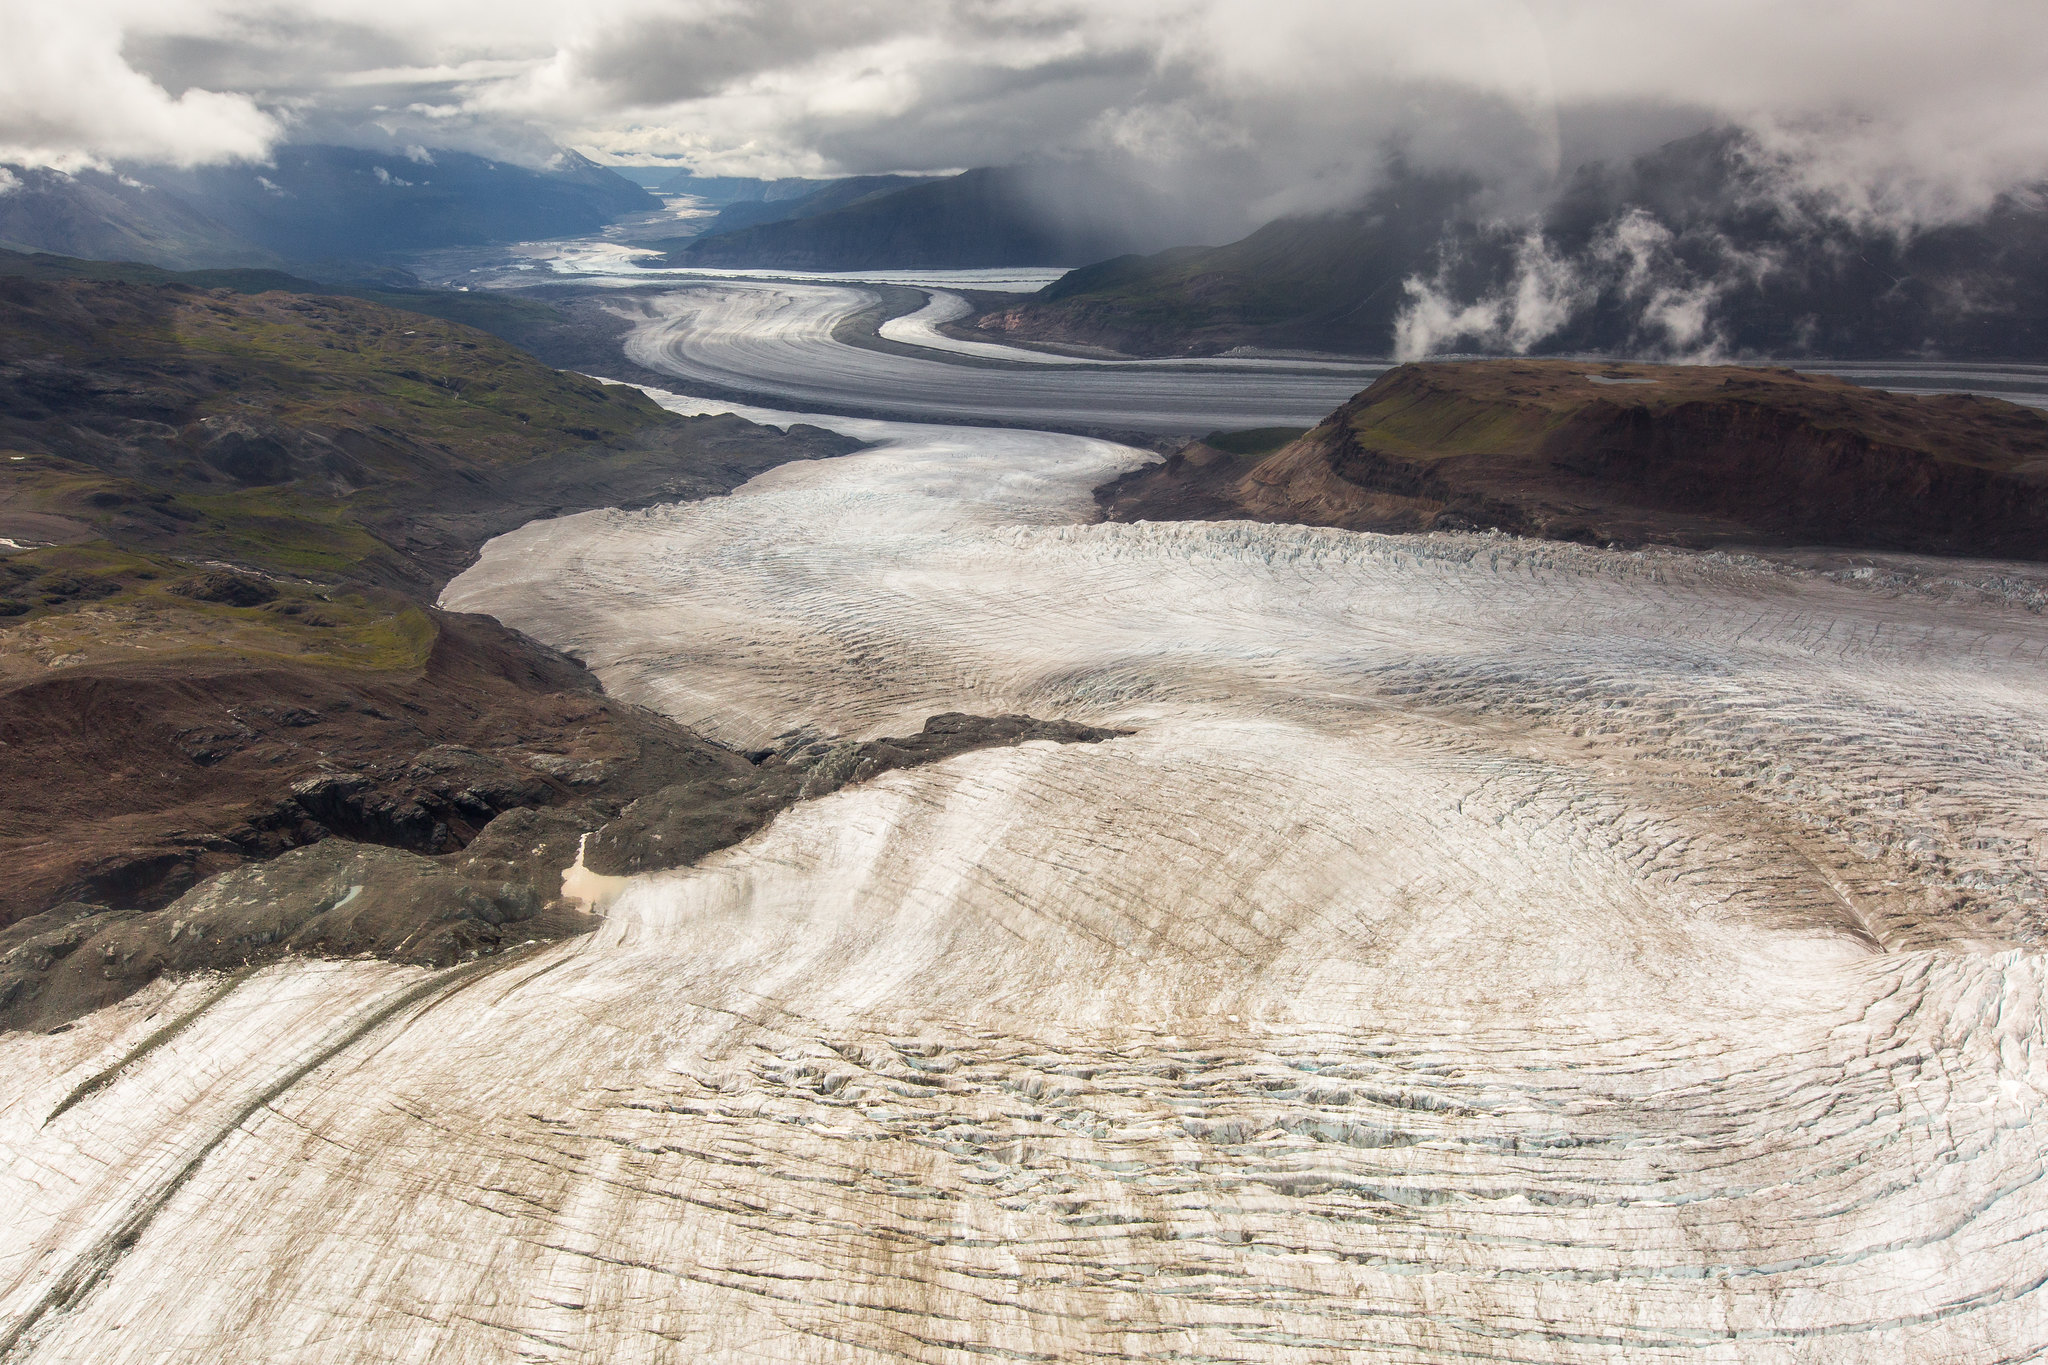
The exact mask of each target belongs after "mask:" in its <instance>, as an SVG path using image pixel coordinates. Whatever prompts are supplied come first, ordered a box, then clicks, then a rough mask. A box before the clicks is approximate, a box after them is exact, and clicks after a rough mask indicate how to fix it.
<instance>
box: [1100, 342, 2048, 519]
mask: <svg viewBox="0 0 2048 1365" xmlns="http://www.w3.org/2000/svg"><path fill="white" fill-rule="evenodd" d="M1219 454H1221V452H1216V451H1215V450H1214V449H1213V447H1206V446H1205V447H1201V448H1199V449H1192V448H1191V449H1190V450H1189V451H1187V452H1183V453H1182V455H1181V456H1179V457H1177V458H1176V459H1174V460H1169V461H1168V462H1166V463H1165V464H1162V465H1158V466H1154V467H1151V468H1148V469H1144V470H1139V471H1136V472H1134V473H1133V474H1130V475H1126V476H1124V477H1123V478H1122V479H1121V480H1119V481H1117V482H1115V483H1112V484H1109V485H1105V486H1104V488H1103V489H1102V490H1101V491H1100V493H1099V500H1100V501H1101V502H1102V504H1103V506H1104V508H1105V512H1106V514H1107V515H1108V516H1109V518H1110V519H1111V520H1117V521H1133V520H1148V519H1149V520H1173V519H1185V518H1188V517H1195V516H1207V517H1219V516H1220V517H1229V516H1233V515H1234V516H1241V517H1248V518H1250V519H1253V520H1260V521H1290V522H1299V523H1303V524H1307V525H1319V526H1342V527H1346V528H1349V529H1353V530H1380V531H1415V530H1474V529H1495V530H1502V531H1509V532H1514V533H1517V534H1525V535H1538V536H1543V537H1546V538H1550V539H1558V540H1578V541H1584V542H1587V543H1593V544H1608V543H1620V544H1643V543H1663V544H1675V545H1691V546H1708V545H1717V544H1760V545H1767V544H1776V545H1830V546H1842V547H1853V548H1860V549H1882V550H1905V551H1917V552H1925V553H1940V554H1956V555H1978V556H1991V557H2001V558H2015V559H2041V558H2044V557H2048V417H2044V416H2043V415H2042V414H2040V413H2038V412H2035V411H2033V410H2031V409H2027V408H2021V407H2018V406H2016V405H2014V404H2010V403H2005V402H2002V401H2000V400H1997V399H1989V398H1977V397H1971V396H1967V395H1941V396H1937V397H1902V396H1899V395H1895V394H1887V393H1880V392H1875V391H1872V390H1867V389H1862V388H1858V387H1856V386H1854V385H1851V384H1848V383H1846V382H1844V381H1840V380H1834V379H1828V378H1824V377H1818V376H1812V375H1804V374H1797V373H1794V372H1791V371H1786V370H1755V369H1743V368H1735V367H1691V366H1642V365H1599V364H1588V363H1586V362H1571V361H1526V360H1517V361H1474V362H1461V363H1447V364H1431V365H1407V366H1402V367H1400V368H1399V369H1397V370H1392V371H1389V372H1388V373H1387V375H1386V376H1384V377H1383V378H1381V379H1380V380H1379V381H1378V382H1377V383H1375V384H1374V385H1373V386H1372V387H1371V388H1369V389H1367V390H1365V391H1364V392H1363V393H1361V394H1359V395H1358V397H1357V398H1355V399H1353V400H1352V401H1351V402H1350V403H1348V404H1346V405H1345V406H1344V407H1343V408H1340V409H1339V410H1338V411H1337V412H1335V413H1333V414H1332V415H1331V416H1330V418H1329V419H1328V420H1326V421H1325V422H1324V423H1323V424H1322V425H1320V426H1318V427H1317V428H1316V429H1315V430H1313V431H1311V432H1309V433H1308V434H1306V435H1305V436H1303V437H1301V438H1300V439H1299V440H1297V441H1295V442H1292V443H1291V444H1289V445H1288V446H1286V447H1285V448H1283V449H1281V450H1278V451H1276V452H1274V453H1272V454H1270V455H1267V456H1264V457H1262V458H1259V459H1257V460H1246V459H1243V458H1242V457H1240V458H1237V459H1235V460H1232V459H1229V458H1218V455H1219Z"/></svg>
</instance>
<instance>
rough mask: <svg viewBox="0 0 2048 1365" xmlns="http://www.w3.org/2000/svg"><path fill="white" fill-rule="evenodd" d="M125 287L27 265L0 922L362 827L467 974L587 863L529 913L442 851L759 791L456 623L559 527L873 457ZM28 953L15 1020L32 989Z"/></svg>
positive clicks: (509, 359)
mask: <svg viewBox="0 0 2048 1365" xmlns="http://www.w3.org/2000/svg"><path fill="white" fill-rule="evenodd" d="M37 259H38V258H30V262H29V264H30V265H34V264H35V261H36V260H37ZM119 269H121V268H119V267H111V266H95V265H92V264H90V263H88V264H86V265H84V266H82V267H81V274H82V275H84V276H86V277H84V278H52V277H51V276H52V275H54V274H55V272H56V270H57V267H56V266H55V265H54V264H52V263H49V262H48V261H47V259H46V258H45V259H44V262H43V265H42V267H41V268H40V270H39V271H38V272H36V273H40V274H42V275H43V276H44V278H35V277H34V275H33V274H32V273H29V272H27V271H24V273H20V274H13V275H7V276H5V277H0V849H4V850H5V851H6V856H7V858H8V861H9V867H10V875H9V878H8V881H7V884H6V885H5V887H0V930H4V929H5V927H6V925H7V924H8V923H9V922H10V921H13V920H15V919H17V918H20V917H21V916H24V915H29V916H36V915H39V914H40V912H42V911H44V910H46V909H48V908H49V907H52V906H57V905H60V904H61V903H64V902H70V901H78V902H85V903H89V907H97V908H96V909H94V910H93V914H94V915H98V914H100V912H101V911H106V912H107V913H109V914H111V915H112V916H113V918H111V919H96V920H94V923H95V924H96V925H98V926H99V928H104V927H106V926H107V925H110V924H113V923H115V922H117V921H119V919H120V915H121V914H123V913H127V912H131V911H134V910H137V909H144V910H146V909H148V908H149V907H151V906H155V905H160V904H162V903H163V902H164V901H166V900H168V899H170V898H172V897H174V896H176V895H177V894H179V893H180V892H182V891H183V890H185V889H186V888H187V887H189V886H190V885H192V884H193V882H194V881H195V880H196V879H200V878H203V877H205V876H208V875H210V874H212V873H213V872H217V871H220V870H222V869H224V868H227V867H230V866H233V865H234V864H236V863H238V862H241V861H245V860H250V859H267V858H270V857H273V856H275V855H277V854H279V853H281V852H283V851H285V850H287V849H290V848H293V847H296V846H299V845H303V844H306V843H308V842H312V841H315V840H320V839H325V838H328V837H329V836H339V837H344V838H347V839H351V840H355V841H358V842H361V843H368V844H379V845H385V846H387V847H388V848H389V849H390V850H392V851H393V852H392V856H393V857H396V856H397V853H398V851H404V853H405V855H406V857H412V858H416V859H417V860H418V861H416V862H414V863H407V864H405V866H407V867H410V868H412V869H413V871H414V872H416V873H418V874H419V876H423V877H426V878H427V881H426V882H424V883H418V884H417V885H416V886H415V887H414V889H415V890H417V891H420V892H421V894H422V896H423V897H424V899H420V900H418V902H417V904H418V907H419V909H420V911H421V912H422V913H431V912H429V910H428V907H429V906H431V905H432V904H437V903H438V904H440V905H441V906H442V907H443V909H445V910H447V911H448V912H449V918H448V919H447V920H446V922H445V923H443V924H442V925H441V926H440V927H438V928H436V927H433V926H423V925H421V924H420V923H418V922H414V923H412V924H411V925H410V926H409V929H411V930H420V931H421V932H423V933H425V934H426V937H427V938H428V939H435V940H437V941H438V942H439V945H440V946H438V947H435V948H432V949H430V950H429V952H430V955H431V954H434V953H441V952H444V951H447V952H454V953H456V954H458V955H459V954H460V953H462V952H467V951H471V950H473V949H475V948H477V947H479V946H480V945H483V944H486V943H488V942H495V941H497V940H498V939H499V938H501V937H502V935H501V934H500V931H499V928H498V925H499V924H501V923H503V922H505V921H506V916H507V914H509V916H510V919H511V920H513V921H520V937H521V938H528V937H533V936H534V933H533V932H531V931H532V930H533V929H535V928H537V927H538V924H537V922H536V921H534V916H536V915H538V914H539V913H540V911H541V910H542V909H543V907H544V906H545V905H546V904H547V903H548V902H549V901H550V900H552V898H553V897H554V896H555V894H556V890H555V889H553V888H554V887H555V885H556V884H557V883H556V880H555V879H557V878H558V874H559V871H560V867H559V866H549V867H546V868H543V869H541V873H542V875H539V876H538V878H537V881H536V883H535V884H536V885H537V886H538V887H539V890H538V891H537V892H531V893H529V892H525V891H522V892H519V893H518V894H517V896H516V897H515V900H516V902H517V904H516V905H508V904H503V903H501V900H502V897H501V894H500V893H501V892H502V891H503V886H502V883H503V882H504V881H505V880H506V877H507V875H508V874H506V873H505V872H503V871H500V872H497V873H495V874H492V875H491V876H488V877H485V879H484V882H481V883H476V884H474V885H470V886H469V890H464V889H463V888H464V886H465V885H466V884H468V883H466V882H465V880H464V879H465V877H467V875H468V874H467V873H466V872H464V873H462V875H457V873H458V872H461V871H462V870H461V868H457V867H455V866H454V865H453V864H443V863H437V862H434V861H433V860H434V859H437V858H442V859H456V860H458V861H459V860H460V859H461V858H462V857H464V856H466V853H467V846H468V845H470V844H471V842H472V838H473V836H474V835H475V834H476V833H477V832H478V831H479V830H480V829H481V828H482V827H483V825H484V824H486V823H488V822H490V821H492V820H493V819H494V818H495V817H497V816H498V815H500V814H501V813H503V812H506V811H512V810H523V809H526V808H553V807H557V806H571V805H576V804H578V803H584V804H586V805H587V804H588V803H591V802H596V803H598V804H599V805H600V806H603V805H605V804H606V803H609V810H607V811H599V812H592V811H589V810H581V811H579V812H578V813H577V814H576V815H575V816H574V818H573V819H572V820H569V821H568V822H567V823H568V824H569V825H570V827H571V831H572V832H571V834H570V835H569V836H568V837H569V842H570V845H571V851H570V853H569V854H568V855H566V856H567V857H571V858H573V844H574V831H575V830H580V829H593V828H596V826H597V824H598V823H602V821H603V820H604V819H606V818H609V815H610V814H615V813H616V811H617V808H618V807H619V806H621V805H623V804H624V803H626V802H629V801H631V800H633V799H636V798H638V797H640V796H642V795H647V794H651V793H653V792H655V791H657V790H660V789H662V788H663V787H664V786H665V785H667V784H669V783H673V782H676V781H680V780H684V779H685V778H686V777H688V775H689V774H690V773H692V772H698V773H711V774H714V775H715V774H721V773H722V774H726V775H728V776H730V775H732V774H740V775H742V776H744V775H746V774H748V773H751V772H752V771H754V769H753V767H752V766H751V765H749V764H748V763H747V762H746V761H745V760H744V759H742V758H740V757H739V756H737V755H734V754H731V753H729V752H728V751H724V750H720V749H718V748H717V746H714V745H710V744H708V743H707V742H705V741H703V740H701V739H699V738H697V737H696V736H694V735H692V734H690V732H688V731H685V730H683V729H682V728H681V727H678V726H674V725H671V724H669V723H668V722H666V721H662V720H660V719H659V718H657V717H653V716H651V715H649V714H647V713H644V712H640V711H638V710H636V709H635V708H632V707H624V706H620V705H618V704H616V703H614V702H611V701H609V700H608V699H606V698H605V697H603V695H602V694H601V692H600V691H599V690H598V689H597V688H596V686H595V685H594V684H593V683H592V682H591V680H590V678H589V677H588V675H587V674H584V673H583V672H582V671H581V669H580V668H579V667H578V666H577V665H576V664H574V663H573V662H572V661H570V660H568V659H565V658H563V657H561V656H559V655H556V654H553V653H551V652H550V651H547V650H544V649H541V648H540V647H538V646H536V645H534V644H533V643H532V642H531V641H526V640H523V639H522V638H521V637H518V636H516V635H514V634H513V633H512V632H510V631H507V630H505V629H503V628H502V627H500V626H498V625H497V624H496V623H495V622H491V621H488V620H487V619H485V618H474V617H468V618H466V617H458V616H451V615H449V614H447V613H443V612H439V611H437V610H436V609H435V608H434V606H433V603H434V601H435V598H436V596H437V594H438V593H439V590H440V588H441V586H442V584H444V583H445V582H446V581H447V579H448V578H449V577H450V576H451V575H452V574H454V573H455V572H457V571H459V570H460V569H461V568H463V567H464V566H465V565H466V564H467V563H468V562H469V561H470V560H471V559H472V558H473V556H474V554H475V552H476V550H477V547H478V546H480V545H481V544H482V543H483V541H484V540H486V539H488V538H489V537H491V536H493V535H496V534H500V533H502V532H504V531H507V530H510V529H512V528H513V527H515V526H518V525H520V524H522V523H524V522H526V521H529V520H531V519H533V518H534V517H538V516H549V515H558V514H560V513H562V512H564V511H569V510H580V509H583V508H588V507H599V506H615V505H635V504H638V505H645V504H647V503H649V502H654V501H674V500H677V499H688V498H692V497H702V496H706V495H709V494H716V493H723V492H725V491H728V490H729V489H731V488H733V487H734V486H736V485H738V484H739V483H741V482H744V481H745V480H746V479H748V478H750V477H752V476H753V475H755V474H757V473H759V472H761V471H762V470H764V469H766V468H769V467H770V466H772V465H776V464H780V463H782V462H784V461H787V460H790V459H802V458H810V457H814V456H819V455H827V454H839V453H843V452H844V451H846V450H848V449H850V448H852V447H853V446H854V445H855V443H853V442H850V441H847V440H845V439H843V438H840V437H836V436H832V435H830V434H828V433H824V432H820V431H816V430H814V429H808V428H803V427H797V428H795V429H793V430H792V431H791V432H789V433H783V432H779V431H776V430H774V429H773V428H767V427H759V426H755V425H753V424H751V423H747V422H743V421H741V420H739V419H737V418H733V417H713V418H679V417H675V416H673V415H671V414H669V413H668V412H666V411H664V410H663V409H661V408H660V407H658V406H656V405H655V404H654V403H653V402H651V401H650V400H648V399H647V398H645V397H644V396H643V395H642V394H640V393H639V392H638V391H637V390H634V389H631V388H626V387H623V386H608V385H601V384H599V383H597V382H596V381H594V380H590V379H586V378H583V377H582V376H580V375H575V374H568V373H563V372H560V371H557V370H553V369H550V368H549V367H547V366H546V365H543V364H541V363H540V362H538V361H536V360H534V359H533V358H532V357H531V356H528V355H526V354H524V353H522V352H520V351H518V350H515V349H514V348H512V347H511V346H508V345H506V344H504V343H502V342H500V341H498V340H496V339H495V338H493V337H490V336H488V335H486V334H484V333H482V332H479V331H475V330H472V329H470V328H468V327H464V326H460V325H457V324H453V323H448V322H442V321H439V320H436V319H433V318H430V317H426V316H424V315H422V314H419V313H416V312H401V311H399V310H397V309H393V308H389V307H385V306H383V305H381V304H377V303H373V302H369V301H366V300H362V299H357V298H351V297H344V296H339V295H326V296H319V297H313V296H307V295H303V294H292V293H284V292H275V291H272V292H254V293H236V292H231V291H230V290H227V289H207V288H200V287H195V286H194V285H192V284H189V283H183V282H171V283H148V282H131V281H128V280H122V279H118V278H107V277H105V276H106V275H107V274H110V273H112V272H115V271H117V270H119ZM139 270H140V271H141V272H147V271H148V270H149V268H148V267H141V268H139ZM93 274H100V275H101V276H102V277H101V278H91V277H90V276H91V275H93ZM240 282H241V283H244V284H255V283H258V281H257V280H254V279H246V278H245V279H242V280H241V281H240ZM790 785H791V787H792V790H793V789H794V785H795V784H794V783H793V782H792V783H791V784H790ZM464 793H467V795H465V794H464ZM721 799H722V798H721ZM674 804H675V802H674V801H670V802H669V805H670V806H673V805H674ZM700 804H701V803H700ZM536 818H539V817H538V815H536ZM720 818H724V817H720ZM545 823H546V822H545V821H543V824H544V825H545ZM728 823H730V822H729V821H728ZM547 828H553V826H547ZM542 833H545V830H544V829H542V827H541V826H536V825H533V824H531V823H529V824H528V825H527V826H525V827H524V829H523V831H522V833H521V834H517V835H514V836H513V838H514V840H515V841H518V840H522V839H528V838H529V837H530V838H531V840H532V842H529V843H527V844H526V845H525V846H527V847H532V846H534V844H535V843H538V842H544V841H543V840H542V839H541V837H540V836H541V834H542ZM548 838H549V839H552V838H553V836H552V835H549V836H548ZM516 846H517V845H516V844H515V852H514V853H513V855H512V856H515V857H518V856H523V855H519V854H517V853H516ZM559 851H560V850H559V849H552V848H551V850H550V853H549V856H550V857H552V856H553V855H554V853H556V852H559ZM501 852H504V850H501ZM378 856H379V857H382V856H383V854H382V853H381V852H380V853H379V854H378ZM562 865H566V862H565V863H563V864H562ZM379 866H383V864H379ZM464 866H467V865H466V864H465V865H464ZM437 869H438V870H437ZM386 871H389V868H386ZM407 876H408V877H411V876H412V874H411V873H408V874H407ZM414 880H415V881H417V878H415V879H414ZM437 888H438V889H437ZM494 888H495V889H494ZM398 889H400V888H398V887H397V886H396V885H395V884H394V886H393V891H394V894H396V891H397V890H398ZM472 892H473V893H474V894H472ZM451 898H452V899H451ZM394 904H396V902H395V901H394ZM494 905H495V906H497V908H496V909H493V908H492V907H493V906H494ZM465 906H469V907H472V909H464V908H463V907H465ZM73 909H74V910H76V907H73ZM67 913H69V912H67ZM478 915H482V916H483V918H482V919H479V918H478V917H477V916H478ZM494 916H495V917H496V918H495V919H494V918H493V917H494ZM59 918H60V919H61V918H63V916H61V915H60V916H59ZM74 918H75V916H74ZM557 927H558V928H559V925H558V926H557ZM129 928H130V929H137V928H138V925H135V924H131V925H130V926H129ZM444 931H445V932H444ZM66 932H68V930H67V931H66ZM92 932H98V928H94V929H93V930H92ZM449 935H453V937H452V938H451V937H449ZM402 936H403V935H401V937H402ZM542 936H545V935H542ZM359 937H360V936H359ZM372 937H374V935H373V936H372ZM421 941H422V942H424V941H425V940H421ZM264 942H268V940H265V941H264ZM216 946H217V947H219V948H220V951H221V952H223V953H226V954H228V955H229V956H232V955H233V954H234V953H236V952H241V951H244V950H249V949H256V948H260V947H261V946H262V944H261V943H258V942H256V941H246V942H242V941H235V940H230V941H229V942H227V943H226V944H225V945H224V946H222V945H216ZM336 946H337V948H338V950H342V951H347V950H348V949H345V948H339V946H338V945H336ZM374 946H375V944H374V943H373V942H370V941H367V940H364V941H361V942H358V943H357V947H358V948H372V947H374ZM56 955H57V956H61V955H62V950H61V948H60V950H59V951H58V952H57V954H56ZM29 956H30V957H34V956H35V955H34V954H30V955H29ZM49 956H50V955H49V954H45V955H44V958H43V959H41V960H42V961H43V963H44V966H48V965H49V963H48V957H49ZM8 964H9V965H8V966H7V968H6V969H5V970H0V1026H5V1023H4V1020H5V1017H6V1015H7V1012H8V1009H9V1007H10V1005H11V1004H13V1003H16V1002H17V1000H18V996H17V992H18V991H19V990H26V989H31V988H36V987H37V981H38V980H40V978H37V979H36V980H30V979H29V978H27V977H23V976H22V975H21V974H20V973H19V972H16V971H14V968H15V967H19V966H20V965H21V963H20V961H18V960H17V959H16V958H13V957H10V958H9V960H8ZM31 965H32V964H31ZM140 965H142V964H140V963H138V966H140ZM161 969H162V964H161V963H159V964H158V965H157V966H156V967H153V968H149V970H150V971H155V970H161ZM38 970H40V969H38ZM30 975H31V976H33V975H34V974H33V973H31V974H30ZM24 982H26V984H24ZM128 988H132V983H131V986H130V987H128ZM95 989H97V988H95ZM124 989H126V988H124Z"/></svg>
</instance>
